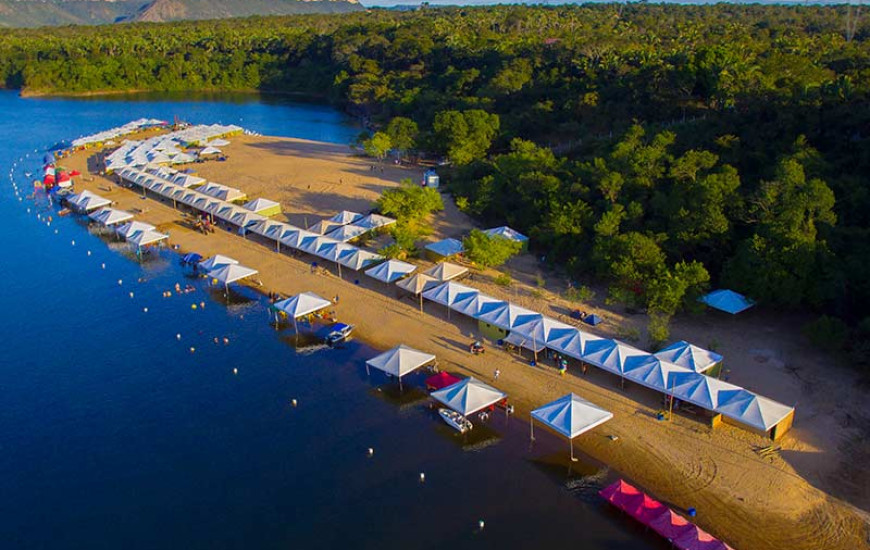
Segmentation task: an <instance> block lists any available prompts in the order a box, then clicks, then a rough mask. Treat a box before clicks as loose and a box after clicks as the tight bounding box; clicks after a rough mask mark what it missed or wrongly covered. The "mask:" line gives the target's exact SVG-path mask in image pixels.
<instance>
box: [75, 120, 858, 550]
mask: <svg viewBox="0 0 870 550" xmlns="http://www.w3.org/2000/svg"><path fill="white" fill-rule="evenodd" d="M231 141H232V144H231V145H230V146H228V147H226V148H225V151H226V153H227V155H228V157H229V160H228V161H226V162H209V163H205V164H202V165H197V170H198V172H199V175H201V176H203V177H206V178H208V179H212V180H214V181H217V182H219V183H223V184H226V185H230V186H234V187H238V188H240V189H242V190H243V191H245V192H246V193H247V194H248V196H249V197H260V196H262V197H266V198H270V199H273V200H278V201H280V202H281V203H282V205H283V207H284V210H285V217H286V218H287V219H288V221H290V222H291V223H294V224H297V225H305V223H304V222H306V221H307V222H308V224H309V225H310V224H313V223H314V222H316V221H318V219H319V218H320V217H327V216H329V215H332V214H334V213H335V212H337V211H339V210H343V209H348V210H358V211H362V212H366V211H368V209H369V208H370V205H371V202H372V201H373V200H374V199H375V198H377V196H378V194H379V193H380V192H381V191H382V190H383V189H385V188H387V187H389V186H394V185H397V184H398V181H399V180H401V179H402V178H405V177H411V178H412V179H417V178H419V176H420V173H421V171H420V170H418V169H412V168H401V167H395V166H386V167H385V169H384V172H383V174H382V173H381V172H380V169H379V168H378V169H376V170H375V171H372V170H371V166H372V162H371V161H370V160H369V159H364V158H359V157H355V156H352V154H351V151H350V150H349V149H348V148H346V147H343V146H338V145H332V144H321V143H316V142H310V141H304V140H293V139H282V138H271V137H247V136H246V137H242V138H233V139H232V140H231ZM94 155H95V152H94V151H85V152H81V153H77V154H75V155H73V156H72V157H70V158H69V159H65V160H64V161H63V162H62V163H61V164H63V165H64V166H66V167H68V168H73V169H79V170H82V171H83V172H84V169H85V168H86V166H87V165H90V166H91V167H92V168H93V167H94V158H93V157H94ZM89 159H90V162H89ZM89 179H90V181H79V182H77V188H78V189H79V190H81V189H82V188H88V189H91V190H93V191H95V192H97V193H99V194H101V195H103V196H105V197H107V198H109V199H112V200H113V201H115V202H116V206H117V207H118V208H122V209H125V210H129V211H133V212H136V213H137V219H140V220H143V221H148V222H150V223H153V224H155V225H157V226H158V227H159V228H160V229H161V230H164V231H167V232H169V233H170V243H171V244H172V245H177V246H178V247H179V249H180V251H195V252H198V253H200V254H203V255H204V256H208V255H212V254H215V253H221V254H225V255H229V256H232V257H234V258H236V259H238V260H239V261H240V262H242V263H243V264H245V265H248V266H250V267H253V268H255V269H258V270H259V272H260V273H259V276H258V277H259V281H260V282H261V283H262V286H261V287H260V288H261V289H262V290H263V291H267V290H271V291H276V292H280V293H282V294H285V295H292V294H296V293H299V292H302V291H314V292H317V293H318V294H320V295H322V296H324V297H332V296H336V295H337V296H339V298H340V301H339V304H338V306H337V308H336V309H337V311H338V316H339V318H340V319H341V320H342V321H345V322H349V323H353V324H355V325H356V326H357V330H356V332H355V336H356V337H357V338H358V339H363V340H365V341H367V342H368V343H370V344H372V345H374V346H376V347H379V348H388V347H391V346H394V345H397V344H399V343H404V344H407V345H410V346H413V347H416V348H419V349H421V350H425V351H429V352H431V353H434V354H436V355H437V357H438V361H439V364H440V365H441V367H442V369H446V370H449V371H453V372H459V373H462V374H466V375H472V376H475V377H478V378H480V379H482V380H484V381H488V382H492V376H493V372H494V370H495V369H496V368H498V369H500V371H501V376H500V377H499V379H498V382H497V383H496V385H497V386H498V387H499V388H500V389H503V390H504V391H506V392H507V393H508V394H509V395H510V397H511V399H512V401H513V403H514V404H515V405H516V408H517V413H518V414H519V415H521V417H524V418H528V411H529V410H530V409H532V408H534V407H536V406H539V405H541V404H543V403H546V402H548V401H550V400H552V399H555V398H557V397H559V396H561V395H564V394H565V393H567V392H569V391H574V392H576V393H578V394H579V395H582V396H583V397H585V398H587V399H589V400H591V401H593V402H595V403H596V404H598V405H601V406H603V407H604V408H606V409H608V410H610V411H612V412H613V413H614V419H613V420H612V421H610V422H608V423H606V424H604V425H603V426H601V427H599V428H596V429H595V430H593V431H592V432H590V433H587V434H585V435H583V436H581V437H579V438H577V440H576V441H575V445H576V448H578V449H581V450H582V451H583V452H585V453H587V454H588V455H590V456H592V457H593V458H595V459H596V460H600V461H601V462H604V463H606V464H608V465H609V466H610V467H612V468H614V469H615V470H617V471H619V472H620V473H621V475H623V476H624V477H626V478H627V479H629V480H631V481H633V482H635V483H637V484H639V485H640V486H641V487H643V488H644V489H645V490H647V491H648V492H650V493H651V494H652V495H654V496H656V497H657V498H660V499H662V500H663V501H665V502H667V503H669V504H670V505H672V506H673V507H674V508H675V509H677V510H680V509H682V510H685V509H687V508H689V507H694V508H696V509H697V510H698V515H697V517H696V518H695V521H696V523H697V524H699V525H700V526H701V527H703V528H704V529H706V530H708V531H710V532H711V533H713V534H715V535H717V536H719V537H721V538H722V539H723V540H725V541H726V542H728V543H729V544H731V545H732V546H734V547H735V548H738V549H741V550H745V549H755V548H758V549H771V550H773V549H784V548H789V549H807V550H810V549H813V550H815V549H822V548H824V549H844V550H845V549H850V550H851V549H856V548H859V549H860V548H868V547H870V545H868V543H867V532H866V529H867V527H866V521H867V516H866V514H865V513H863V512H861V511H860V510H859V509H858V508H856V507H854V506H851V505H850V504H848V503H846V502H845V501H843V500H840V499H839V498H836V497H834V496H832V495H831V494H829V493H826V492H825V490H829V491H831V489H830V486H831V484H832V481H833V480H834V479H837V478H832V477H830V476H831V475H832V474H834V473H837V472H838V470H837V465H840V464H842V463H843V462H846V461H848V460H851V459H854V458H855V457H854V456H848V455H844V454H842V453H841V449H840V444H839V443H840V438H838V437H836V436H833V435H832V432H833V431H836V433H837V434H840V435H842V434H845V433H846V432H845V431H844V430H843V429H839V428H837V426H836V421H835V420H833V419H835V418H836V417H835V416H834V414H833V412H832V411H829V410H828V409H825V408H824V406H825V405H826V404H827V406H828V407H833V406H834V404H833V401H837V399H839V401H837V402H838V403H839V404H838V405H837V407H838V410H839V407H843V406H844V402H843V400H845V406H851V407H853V408H856V409H858V412H859V413H861V412H862V411H863V410H866V405H863V403H862V400H861V399H860V391H859V390H856V389H854V387H855V386H854V385H852V386H850V387H849V388H850V389H852V390H853V391H854V393H855V395H849V396H843V395H840V394H837V395H834V394H827V395H826V396H816V397H812V396H808V395H807V392H806V391H805V390H804V389H802V386H803V384H802V383H801V382H800V380H797V381H796V380H795V377H794V376H793V375H792V374H790V373H789V372H788V369H786V368H785V366H786V365H783V364H778V363H777V362H776V361H777V360H779V359H777V357H773V358H772V359H769V360H764V361H762V360H759V359H758V357H760V356H763V355H764V353H763V350H760V348H759V346H760V345H761V344H760V343H764V342H768V343H770V342H777V344H776V346H774V345H773V344H770V345H769V346H768V347H777V346H779V343H778V342H779V341H778V340H777V338H781V339H782V341H783V342H786V344H787V346H786V345H785V344H783V346H782V347H784V349H787V350H788V351H789V353H790V355H789V357H793V355H791V354H798V353H801V352H802V348H800V347H799V346H798V347H795V346H797V344H795V343H794V341H793V335H792V334H791V333H788V334H778V333H777V332H776V331H777V330H779V329H781V328H782V326H783V325H784V324H785V323H784V322H783V320H782V319H770V318H767V317H765V316H763V315H759V316H757V318H756V317H751V318H748V320H747V321H746V322H745V323H743V324H737V323H731V324H730V325H729V322H732V321H734V320H733V319H724V320H720V319H718V318H716V317H710V316H704V317H702V318H701V319H697V318H686V319H677V321H676V322H675V326H674V330H673V333H674V334H673V336H674V337H676V338H685V339H687V340H689V341H693V342H695V343H697V344H699V345H707V344H708V342H710V341H711V339H712V338H714V337H715V338H716V341H717V342H718V343H719V345H718V350H719V351H720V352H721V353H723V354H724V355H725V356H726V358H727V361H728V362H727V365H728V369H729V370H728V373H727V374H728V375H729V376H731V380H732V381H734V382H735V383H739V384H746V385H747V387H750V388H751V389H753V390H755V391H759V392H761V393H764V394H765V395H769V396H770V397H773V398H776V399H779V400H782V401H784V402H787V403H789V402H792V403H793V402H794V401H795V400H797V399H798V396H800V398H801V399H802V402H801V403H798V416H797V418H796V421H795V424H796V426H795V429H794V430H793V431H792V432H790V433H789V434H788V435H787V436H786V439H785V440H784V441H782V442H781V444H782V446H783V451H782V452H781V453H779V454H774V455H773V456H769V457H761V456H759V455H758V454H757V453H756V452H755V450H754V449H755V448H756V447H763V446H766V445H769V444H770V441H769V440H767V439H766V438H764V437H762V436H759V435H755V434H752V433H749V432H747V431H745V430H742V429H740V428H736V427H733V426H729V425H724V426H721V427H719V428H717V429H715V430H712V429H711V428H710V427H709V426H708V425H707V424H706V423H705V421H704V419H703V418H699V417H695V416H691V415H684V414H677V415H675V417H674V419H673V421H671V422H662V421H657V420H656V419H655V413H656V412H657V411H658V410H659V408H660V406H661V401H660V396H659V395H657V394H656V393H655V392H652V391H649V390H646V389H644V388H641V387H638V386H633V385H631V384H626V387H625V389H624V390H622V389H620V387H619V380H618V378H616V377H614V376H612V375H610V374H608V373H605V372H602V371H598V370H597V369H594V368H590V369H589V370H588V373H587V374H586V375H583V374H582V373H581V371H580V369H579V368H578V367H576V366H572V367H571V369H569V373H568V375H566V376H564V377H562V376H560V375H559V374H558V372H557V371H556V370H555V368H553V366H552V365H551V364H547V363H548V362H547V361H543V360H542V361H541V362H540V364H539V366H538V367H531V366H529V364H528V357H529V352H525V354H526V359H525V360H523V359H520V358H518V357H517V356H515V355H510V354H508V353H506V352H503V351H499V350H497V349H494V348H492V347H491V346H490V347H489V349H488V351H487V353H486V354H484V355H482V356H472V355H470V354H469V353H468V351H467V346H468V344H469V343H470V342H471V341H472V340H473V339H475V338H477V337H479V334H478V331H477V324H476V322H473V321H471V320H469V319H467V318H465V317H462V316H460V315H458V314H456V313H451V314H450V318H449V319H448V314H447V310H446V308H444V307H443V306H439V305H438V304H434V303H431V302H424V313H423V314H421V313H420V311H419V305H418V302H417V301H416V299H410V298H408V297H407V295H405V294H404V293H402V292H401V291H398V289H397V288H395V286H394V285H391V286H388V285H385V284H383V283H379V282H377V281H374V280H373V279H370V278H369V277H366V276H364V275H363V274H362V273H356V272H353V271H350V270H347V269H343V270H342V271H343V276H344V277H343V279H339V278H338V276H337V272H336V271H335V270H334V269H333V267H332V265H331V263H329V262H323V261H318V263H319V264H320V265H326V266H328V267H329V271H324V270H321V271H320V272H319V273H317V274H313V273H311V269H310V262H311V261H312V260H313V258H311V257H309V256H306V255H302V256H300V257H298V258H296V257H291V256H290V255H287V254H285V253H281V254H278V253H276V252H275V249H274V244H270V243H268V242H266V241H264V240H260V238H259V237H256V236H249V237H248V238H247V239H243V238H242V237H240V236H239V235H237V234H236V233H234V232H230V231H226V230H224V229H219V230H218V231H217V232H216V233H214V234H211V235H203V234H201V233H198V232H195V231H193V230H191V229H190V228H189V225H188V222H187V221H186V220H184V219H183V218H182V216H181V214H180V213H179V212H178V211H176V210H174V209H173V208H172V205H171V202H170V203H169V204H168V205H167V204H164V203H161V202H160V201H158V200H156V199H154V198H152V197H153V196H152V195H150V194H149V198H147V199H143V198H141V195H140V194H138V193H136V192H135V191H131V190H128V189H125V188H121V187H118V186H117V185H114V184H112V183H111V182H110V181H109V180H107V179H104V178H101V177H99V176H96V175H93V174H91V176H90V178H89ZM276 219H282V217H281V216H278V217H276ZM432 227H433V229H434V233H433V235H432V236H431V237H430V238H432V239H434V238H438V237H440V236H459V235H462V234H464V233H465V232H467V230H468V228H470V227H472V224H471V221H470V220H469V219H468V218H467V217H466V216H464V215H463V214H462V213H460V212H459V211H458V210H457V209H456V208H455V207H454V206H453V205H448V209H447V211H446V213H443V214H439V215H438V216H436V218H435V219H434V220H433V222H432ZM421 263H424V262H421ZM516 263H517V264H518V267H517V272H518V274H519V275H518V276H516V277H515V278H516V279H517V280H523V279H524V278H525V279H528V278H529V277H528V275H529V273H532V272H533V269H534V268H530V269H532V271H529V270H528V269H527V270H526V271H528V273H526V272H525V271H522V269H523V267H522V266H523V265H525V266H526V267H528V266H529V265H531V266H533V265H534V261H533V260H532V261H531V262H530V260H529V257H528V256H527V257H525V259H519V260H517V261H516ZM490 275H491V274H475V276H474V280H473V281H471V282H470V284H471V285H472V286H476V287H479V288H481V289H482V290H485V291H486V292H488V293H491V294H495V295H500V296H503V297H506V298H511V299H516V300H518V301H520V302H521V303H522V304H523V305H525V306H527V307H533V308H535V309H538V310H539V311H544V312H547V313H550V314H554V313H556V314H558V313H560V312H564V311H566V308H569V307H571V305H570V304H569V303H567V302H565V301H562V300H560V299H558V298H557V296H556V295H555V294H554V293H552V292H550V291H548V290H546V289H535V288H531V287H530V286H528V285H515V287H514V288H512V289H503V288H500V287H497V286H495V285H493V284H492V283H491V276H490ZM356 280H358V282H359V284H355V281H356ZM599 294H602V293H600V292H599ZM167 299H182V300H183V299H184V298H183V297H176V296H173V297H172V298H167ZM586 309H587V311H596V312H601V313H603V314H604V315H605V317H606V319H607V320H608V323H607V325H606V326H604V327H602V330H601V331H599V332H602V333H603V334H605V335H608V336H612V335H614V334H619V333H621V332H623V331H624V330H625V327H631V326H634V327H640V326H642V325H643V319H642V318H640V317H641V316H634V317H626V316H624V315H621V314H619V313H618V312H616V311H612V310H610V309H607V308H606V307H605V306H604V304H603V299H602V298H599V299H597V300H595V301H594V302H593V303H591V304H589V306H588V307H587V308H586ZM264 322H265V321H264ZM768 326H770V327H772V328H771V329H769V330H767V331H765V329H764V328H763V327H768ZM637 345H642V344H637ZM777 349H779V348H777ZM759 354H760V355H759ZM808 357H809V359H810V360H818V357H817V356H813V355H812V354H810V355H809V356H808ZM753 358H755V359H753ZM780 363H782V361H780ZM835 375H837V376H840V377H841V378H843V377H845V376H846V374H842V373H839V371H836V372H835ZM789 397H791V399H789ZM805 397H806V398H807V401H803V399H804V398H805ZM832 422H833V424H832ZM609 436H617V437H616V438H615V440H614V438H611V437H609ZM566 450H567V449H566ZM565 459H566V461H567V452H566V457H565ZM856 464H857V466H856V468H855V474H854V475H855V476H858V477H857V478H856V477H854V476H853V478H852V479H853V481H854V482H855V484H856V487H855V488H854V489H853V490H852V492H843V493H837V494H838V496H839V497H842V498H845V499H849V500H851V501H852V502H856V503H857V504H859V505H865V506H866V504H864V503H866V502H868V501H870V498H868V497H867V495H866V494H864V493H865V491H866V487H867V486H868V484H862V483H861V480H862V479H866V478H867V474H866V473H862V472H860V464H861V463H856ZM839 477H842V478H846V477H847V476H845V475H840V476H839ZM817 487H821V489H820V488H817ZM831 493H836V491H831ZM865 498H866V499H867V500H864V499H865Z"/></svg>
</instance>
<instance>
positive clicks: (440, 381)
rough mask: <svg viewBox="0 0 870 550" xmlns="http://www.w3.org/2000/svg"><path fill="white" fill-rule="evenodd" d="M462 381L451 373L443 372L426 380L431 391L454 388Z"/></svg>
mask: <svg viewBox="0 0 870 550" xmlns="http://www.w3.org/2000/svg"><path fill="white" fill-rule="evenodd" d="M460 380H461V378H457V377H455V376H453V375H452V374H450V373H447V372H444V371H441V372H439V373H438V374H436V375H435V376H430V377H429V378H427V379H426V387H427V388H429V389H430V390H440V389H441V388H446V387H447V386H452V385H453V384H455V383H457V382H459V381H460Z"/></svg>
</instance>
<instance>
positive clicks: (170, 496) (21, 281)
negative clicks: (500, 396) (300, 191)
mask: <svg viewBox="0 0 870 550" xmlns="http://www.w3.org/2000/svg"><path fill="white" fill-rule="evenodd" d="M176 115H177V116H178V117H179V118H181V119H183V120H188V121H191V122H203V123H211V122H223V123H236V124H240V125H242V126H244V127H246V128H249V129H251V130H255V131H257V132H260V133H263V134H270V135H281V136H291V137H300V138H307V139H315V140H323V141H332V142H341V143H347V142H349V141H350V140H351V139H352V138H353V137H354V136H355V135H356V134H357V133H358V131H359V128H357V127H355V126H354V124H353V121H351V120H349V119H348V118H346V117H344V116H343V115H342V114H340V113H338V112H335V111H333V110H331V109H329V108H324V107H319V106H313V105H307V104H298V103H288V102H287V101H285V100H281V99H276V98H260V97H256V96H218V97H191V96H186V97H182V98H172V97H148V96H145V97H135V98H131V97H112V98H101V99H83V100H72V99H26V100H25V99H21V98H19V97H18V96H17V95H16V94H15V93H12V92H0V117H2V120H3V125H2V128H3V132H2V133H0V167H3V168H4V170H5V172H4V173H3V181H2V183H0V220H2V229H0V339H2V345H0V548H4V549H6V548H14V549H19V548H21V549H24V548H27V549H30V548H51V549H67V548H75V549H78V548H82V549H89V550H95V549H102V548H107V549H120V548H124V549H128V550H129V549H140V548H141V549H157V548H161V549H163V548H185V549H198V548H202V549H209V550H215V549H224V548H245V549H261V548H282V549H286V548H335V547H339V546H342V545H346V546H347V547H348V548H379V549H382V548H399V547H402V548H448V547H449V548H492V547H503V548H546V547H556V546H559V547H568V548H584V549H596V550H597V549H635V548H650V547H655V546H656V545H657V544H658V542H657V541H656V539H655V538H653V537H650V536H647V535H645V534H644V533H642V532H641V531H640V530H639V529H637V528H636V527H635V526H634V525H633V524H632V523H631V522H630V521H628V520H625V519H624V518H621V517H619V516H618V515H616V514H614V513H612V512H611V511H610V510H608V509H607V508H606V507H604V506H603V505H602V503H601V502H600V501H599V499H598V498H597V497H596V496H595V492H596V490H597V488H598V486H599V484H600V483H604V482H605V481H606V480H608V479H610V474H608V473H607V472H606V470H603V469H601V468H599V467H598V466H592V465H588V464H586V465H584V464H582V463H581V465H579V466H578V467H577V469H576V470H577V471H575V472H573V473H571V474H569V473H568V471H567V468H566V467H564V466H563V465H559V464H561V463H562V462H563V461H564V454H565V451H566V448H565V445H564V443H563V442H561V441H559V440H557V439H556V438H555V437H552V436H550V435H547V434H543V433H542V434H541V435H539V437H538V441H537V442H536V443H535V445H534V447H530V445H529V439H528V426H527V424H526V423H525V422H524V421H521V420H519V419H513V418H512V419H510V420H506V419H505V418H504V417H503V416H498V415H496V416H495V417H494V418H493V419H492V421H491V427H490V428H486V429H481V430H477V429H475V434H474V436H473V437H471V438H469V439H463V438H462V437H459V436H457V435H455V433H454V432H452V431H451V430H450V429H449V428H448V427H446V425H444V424H443V423H442V422H441V421H440V420H439V419H438V418H437V416H436V415H434V414H433V413H432V412H431V411H429V409H428V408H427V406H426V401H425V400H420V399H418V398H420V397H424V396H423V395H422V392H419V391H418V392H415V391H413V390H410V391H409V390H408V388H407V387H406V389H405V392H404V394H403V395H402V397H401V399H399V398H398V396H397V394H396V391H395V389H394V388H393V387H392V386H390V385H389V384H388V383H387V381H386V380H385V379H384V378H382V377H377V376H372V377H371V378H367V377H366V375H365V369H364V366H363V362H364V360H365V359H367V358H369V357H372V356H373V355H374V354H375V353H376V352H375V351H374V350H372V349H370V348H367V347H366V346H364V345H361V344H359V343H354V342H351V343H350V344H348V345H347V346H346V347H345V348H344V349H339V350H325V351H319V352H316V353H298V352H297V351H296V350H295V349H294V348H293V347H292V346H291V345H290V344H289V343H288V340H289V335H288V333H286V332H276V331H275V330H274V329H273V328H271V327H270V325H269V324H268V321H267V313H266V306H265V303H264V302H263V301H262V300H261V299H259V298H258V297H256V296H254V295H253V294H252V295H251V296H250V298H251V299H250V300H249V301H247V302H244V303H237V304H233V305H231V306H227V305H225V304H224V303H223V302H222V299H221V298H222V297H221V296H213V295H211V294H209V292H208V291H207V289H205V288H203V287H202V286H201V285H200V284H199V283H198V282H197V281H192V280H191V281H187V280H186V279H185V276H184V273H183V272H182V271H181V269H180V267H179V266H178V262H177V258H176V257H175V256H174V255H173V254H172V253H170V252H165V253H163V254H162V255H161V256H160V258H157V259H155V260H153V261H149V262H146V263H144V264H140V263H139V262H137V261H136V260H135V258H133V257H131V256H130V255H129V253H125V251H124V250H123V248H122V247H119V246H117V245H116V244H114V243H109V242H107V241H104V240H101V239H100V238H99V237H97V236H95V235H92V234H90V233H89V232H88V230H87V228H86V225H85V224H84V222H83V221H81V220H77V219H75V218H58V217H57V216H55V217H54V220H53V221H52V222H51V224H50V225H48V224H47V223H46V219H45V217H46V215H48V214H51V212H50V211H49V210H48V208H49V207H48V205H47V204H45V203H44V202H42V201H34V200H31V199H29V198H28V197H26V195H27V194H28V193H29V192H30V191H31V189H30V184H29V181H30V179H29V178H27V177H26V176H25V172H27V171H32V172H35V171H36V170H37V169H38V168H39V164H40V160H41V158H42V155H43V154H44V152H45V150H46V148H47V147H49V146H51V145H53V144H55V143H56V142H58V141H60V140H62V139H69V138H74V137H77V136H79V135H82V134H87V133H92V132H95V131H98V130H101V129H105V128H108V127H111V126H115V125H119V124H122V123H124V122H127V121H129V120H132V119H134V118H138V117H143V116H146V117H157V118H163V119H167V120H171V119H172V118H173V117H174V116H176ZM25 155H29V156H27V157H25ZM10 170H11V178H13V179H14V181H16V182H17V183H18V185H19V188H20V189H22V192H21V193H20V196H21V198H22V200H21V201H19V199H18V197H16V195H15V193H14V191H13V187H12V184H11V180H10ZM226 183H232V182H226ZM28 210H29V211H28ZM37 216H38V217H37ZM73 243H74V244H73ZM176 282H180V283H181V284H182V286H183V285H184V284H186V283H187V282H191V283H192V284H194V285H195V286H196V287H197V290H196V291H195V292H193V293H191V294H187V295H182V296H173V297H172V298H167V299H164V298H162V293H163V291H164V290H166V289H168V288H170V287H172V286H174V285H175V283H176ZM131 292H132V293H133V295H132V296H131V294H130V293H131ZM200 302H205V304H206V305H205V308H201V307H199V308H197V309H196V310H194V309H192V308H191V304H193V303H200ZM145 308H147V312H146V311H145ZM177 334H180V335H181V339H180V340H179V339H178V338H177ZM215 337H218V338H220V339H221V342H222V339H223V338H227V339H228V340H229V343H228V344H226V345H225V344H223V343H220V344H217V345H216V344H214V342H213V339H214V338H215ZM191 347H193V348H195V352H193V353H191V351H190V348H191ZM233 369H238V373H237V374H234V373H233ZM421 380H422V377H419V376H418V377H416V378H414V377H412V378H411V379H410V382H411V383H410V384H409V385H416V386H417V387H420V386H422V382H421ZM293 399H296V400H297V403H298V405H297V406H296V407H293V406H292V405H291V401H292V400H293ZM369 447H371V448H373V449H374V454H373V456H371V457H370V456H368V452H367V449H368V448H369ZM557 459H558V461H559V464H556V460H557ZM421 472H423V473H425V482H424V483H421V481H420V473H421ZM479 520H484V521H485V529H483V530H482V531H481V530H479V528H478V522H479Z"/></svg>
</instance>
